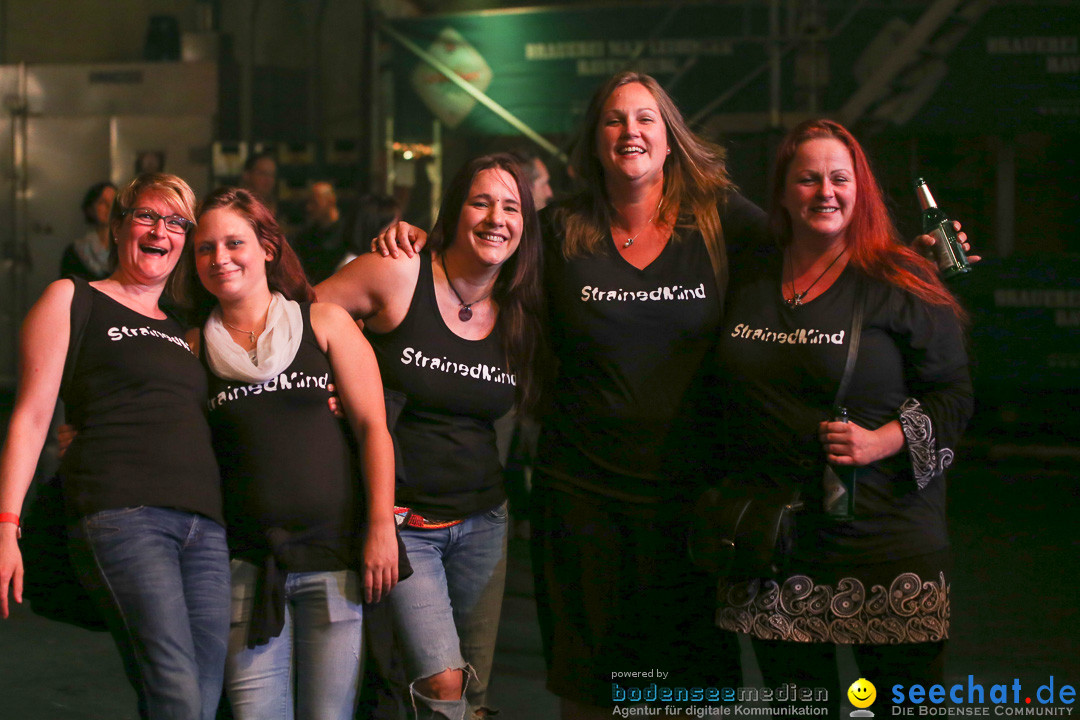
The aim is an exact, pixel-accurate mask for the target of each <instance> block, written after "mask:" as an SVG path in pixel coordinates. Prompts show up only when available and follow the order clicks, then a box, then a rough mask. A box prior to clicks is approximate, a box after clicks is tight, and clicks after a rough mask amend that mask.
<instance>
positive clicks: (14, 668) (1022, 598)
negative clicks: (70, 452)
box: [0, 438, 1080, 720]
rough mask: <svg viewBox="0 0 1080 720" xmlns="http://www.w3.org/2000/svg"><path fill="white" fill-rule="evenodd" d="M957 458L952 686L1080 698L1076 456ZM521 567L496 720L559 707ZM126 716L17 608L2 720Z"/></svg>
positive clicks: (4, 631) (122, 691)
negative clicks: (1015, 684) (1015, 687)
mask: <svg viewBox="0 0 1080 720" xmlns="http://www.w3.org/2000/svg"><path fill="white" fill-rule="evenodd" d="M962 458H966V459H962V460H961V461H960V463H959V465H958V466H957V467H956V468H955V469H954V471H953V472H952V475H951V476H950V492H949V497H950V500H949V502H950V522H951V531H952V538H953V544H954V553H955V563H956V568H955V574H954V577H953V581H952V590H953V600H952V607H953V611H954V612H953V626H952V635H951V639H952V642H951V645H950V650H949V661H948V670H947V672H948V675H949V678H950V681H955V682H962V681H966V679H967V676H968V675H974V676H975V680H976V681H977V682H980V683H982V684H983V685H985V686H987V687H989V686H990V685H991V684H994V683H1006V684H1011V683H1012V681H1013V679H1014V678H1016V679H1019V680H1020V682H1021V685H1022V687H1024V688H1025V689H1028V690H1030V691H1032V692H1034V690H1035V688H1037V687H1038V686H1039V685H1042V684H1045V683H1047V682H1048V681H1049V679H1050V676H1053V678H1054V682H1055V685H1056V686H1057V687H1060V686H1061V685H1062V684H1069V685H1072V686H1074V687H1076V686H1080V642H1078V640H1080V617H1078V611H1077V606H1078V597H1080V593H1078V590H1080V582H1078V577H1080V534H1078V533H1077V532H1076V531H1075V530H1074V527H1075V523H1076V519H1077V517H1078V513H1077V510H1078V509H1080V502H1078V500H1080V482H1078V481H1080V472H1078V471H1080V455H1078V454H1077V453H1076V452H1074V451H1073V450H1071V449H1068V448H1066V449H1064V450H1063V449H1062V448H1058V449H1057V450H1056V451H1054V452H1050V451H1032V450H1031V449H1030V448H1029V449H1027V450H1024V451H1023V452H1021V453H1019V454H1017V453H1016V452H1011V451H1009V452H1002V451H1001V450H1000V449H999V450H995V449H994V446H993V445H992V443H991V441H990V439H989V438H984V439H982V440H981V441H979V440H975V441H973V442H972V444H971V447H969V448H968V451H967V452H965V453H963V454H962ZM527 563H528V553H527V548H526V546H525V543H524V542H523V541H521V540H516V539H515V540H513V541H512V542H511V569H510V578H509V582H508V589H507V594H506V599H505V603H504V607H503V620H502V627H501V632H500V636H499V644H498V650H497V654H496V659H495V671H494V677H493V680H492V692H493V694H494V695H493V700H494V704H495V705H496V706H497V707H500V708H501V709H502V713H501V714H500V716H499V717H500V719H506V720H551V719H552V718H556V717H557V702H556V699H555V698H554V697H553V696H552V695H551V694H550V693H548V692H547V691H546V690H545V689H544V678H543V675H544V670H543V660H542V658H541V656H540V643H539V635H538V632H537V628H536V615H535V610H534V607H533V601H532V597H531V583H530V579H529V572H528V567H527ZM841 665H842V669H844V670H845V672H846V673H852V672H854V669H853V668H851V667H845V663H844V662H842V664H841ZM755 673H756V670H755V669H753V668H751V670H750V673H749V677H748V679H747V684H751V685H752V684H753V681H754V677H755ZM1077 714H1080V713H1077ZM134 717H135V711H134V696H133V694H132V691H131V690H130V689H129V687H128V685H127V683H126V682H125V680H124V677H123V674H122V671H121V667H120V662H119V660H118V658H117V655H116V652H115V650H114V649H113V646H112V643H111V642H110V640H109V638H108V637H107V636H106V635H104V634H98V633H89V632H85V631H80V630H77V629H74V628H71V627H68V626H65V625H61V624H57V623H52V622H49V621H45V620H42V619H40V618H38V617H36V616H34V615H33V614H31V613H30V612H28V611H27V610H26V609H24V608H17V609H16V610H15V612H14V614H13V617H12V618H11V619H10V620H8V621H6V622H0V720H6V719H7V718H12V719H17V720H90V719H95V720H98V719H100V720H122V719H124V718H134Z"/></svg>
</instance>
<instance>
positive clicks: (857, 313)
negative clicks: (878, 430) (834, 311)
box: [833, 275, 866, 409]
mask: <svg viewBox="0 0 1080 720" xmlns="http://www.w3.org/2000/svg"><path fill="white" fill-rule="evenodd" d="M865 310H866V283H865V282H863V280H862V278H861V277H859V276H858V275H856V285H855V307H854V309H852V311H851V332H850V333H848V351H847V360H845V361H844V374H843V376H842V377H841V378H840V387H839V388H837V390H836V400H835V401H834V402H833V408H834V409H835V408H839V407H841V406H842V405H843V404H844V398H845V397H846V396H847V391H848V386H849V385H851V376H852V375H853V374H854V372H855V360H856V358H857V357H858V355H859V340H860V339H861V338H862V326H863V315H864V314H865Z"/></svg>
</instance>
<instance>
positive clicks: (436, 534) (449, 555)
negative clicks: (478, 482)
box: [390, 503, 507, 720]
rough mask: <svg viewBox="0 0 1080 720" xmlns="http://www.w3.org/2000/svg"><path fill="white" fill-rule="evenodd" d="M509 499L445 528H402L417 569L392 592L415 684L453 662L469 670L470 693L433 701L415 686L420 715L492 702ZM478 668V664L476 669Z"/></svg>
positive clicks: (461, 712)
mask: <svg viewBox="0 0 1080 720" xmlns="http://www.w3.org/2000/svg"><path fill="white" fill-rule="evenodd" d="M506 525H507V514H506V504H505V503H503V504H502V505H500V506H499V507H497V508H495V509H493V510H490V511H488V512H485V513H480V514H478V515H473V516H472V517H470V518H467V519H466V520H465V521H464V522H462V523H459V524H458V525H453V526H451V527H448V528H443V529H441V530H421V529H416V528H407V527H402V528H401V539H402V542H404V543H405V549H406V550H407V551H408V553H409V563H410V564H411V565H412V568H413V574H412V575H411V576H410V577H409V578H407V579H405V580H402V581H401V582H400V583H398V585H397V587H395V588H394V589H393V591H392V592H391V593H390V605H391V608H392V610H393V613H394V624H395V627H396V629H397V633H398V636H399V638H400V641H401V645H402V649H403V652H404V654H405V672H406V675H407V679H408V681H409V685H410V688H412V687H413V685H414V684H415V682H416V681H417V680H420V679H423V678H428V677H431V676H433V675H437V674H438V673H441V672H442V671H444V670H447V669H463V670H465V672H466V678H465V682H466V689H465V697H464V698H462V699H461V700H459V701H434V702H433V701H432V700H431V699H430V698H426V697H424V696H423V695H421V694H419V693H418V692H417V691H416V690H415V689H413V690H412V696H413V704H414V707H416V709H417V717H418V718H425V719H426V718H443V717H448V718H454V720H460V718H463V717H465V710H466V709H467V708H468V707H469V706H471V707H472V708H473V709H479V708H484V707H487V706H486V704H485V703H486V701H487V687H488V680H489V679H490V678H491V663H492V659H493V658H494V655H495V637H496V635H497V634H498V630H499V614H500V612H501V611H502V598H503V588H504V586H505V584H506ZM470 670H471V672H470Z"/></svg>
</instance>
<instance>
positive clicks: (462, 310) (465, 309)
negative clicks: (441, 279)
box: [439, 258, 494, 322]
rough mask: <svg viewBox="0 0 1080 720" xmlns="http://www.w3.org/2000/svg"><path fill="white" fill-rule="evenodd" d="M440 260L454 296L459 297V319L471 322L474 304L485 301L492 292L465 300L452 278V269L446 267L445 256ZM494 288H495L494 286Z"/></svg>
mask: <svg viewBox="0 0 1080 720" xmlns="http://www.w3.org/2000/svg"><path fill="white" fill-rule="evenodd" d="M439 261H440V262H441V263H442V268H443V274H444V275H445V276H446V284H447V285H449V286H450V292H452V293H454V297H456V298H457V299H458V305H459V307H458V311H457V316H458V320H460V321H461V322H469V321H470V320H472V315H473V312H472V306H473V305H475V304H476V303H478V302H484V301H485V300H487V299H488V297H490V295H491V293H490V292H489V293H488V294H487V295H485V296H484V297H482V298H479V299H477V300H473V301H472V302H471V303H467V302H465V300H463V299H462V297H461V293H459V292H458V291H457V288H456V287H454V283H453V281H451V280H450V271H449V270H447V269H446V260H445V259H444V258H439ZM492 289H494V287H493V288H492Z"/></svg>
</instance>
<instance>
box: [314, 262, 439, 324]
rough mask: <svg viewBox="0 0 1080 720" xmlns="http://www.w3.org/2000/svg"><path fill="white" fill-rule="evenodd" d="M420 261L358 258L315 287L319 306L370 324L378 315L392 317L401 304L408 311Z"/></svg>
mask: <svg viewBox="0 0 1080 720" xmlns="http://www.w3.org/2000/svg"><path fill="white" fill-rule="evenodd" d="M419 271H420V258H418V257H416V256H412V257H406V256H401V257H397V258H394V257H383V256H382V255H379V254H377V253H367V254H365V255H361V256H359V257H358V258H356V259H355V260H353V261H352V262H351V263H349V264H348V265H346V266H345V267H343V268H341V270H339V271H337V272H336V273H334V274H333V275H331V276H330V277H329V278H327V279H326V280H323V281H322V282H321V283H319V284H318V285H316V286H315V295H316V297H317V298H318V300H319V302H321V303H333V304H334V305H339V306H341V307H343V308H345V311H346V312H347V313H348V314H349V315H350V316H351V317H352V319H354V320H363V321H364V322H370V321H371V320H372V319H373V318H376V317H377V316H382V315H393V314H395V313H396V312H397V310H398V309H399V308H400V306H401V305H402V303H404V305H405V309H408V303H409V301H411V300H412V294H413V291H414V290H415V288H416V279H417V277H418V276H419Z"/></svg>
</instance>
